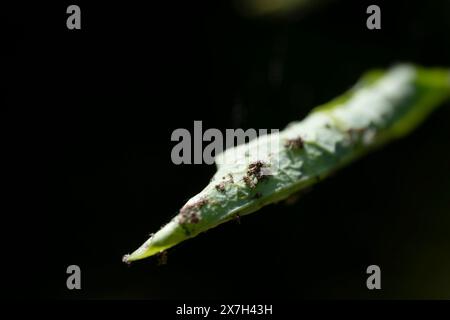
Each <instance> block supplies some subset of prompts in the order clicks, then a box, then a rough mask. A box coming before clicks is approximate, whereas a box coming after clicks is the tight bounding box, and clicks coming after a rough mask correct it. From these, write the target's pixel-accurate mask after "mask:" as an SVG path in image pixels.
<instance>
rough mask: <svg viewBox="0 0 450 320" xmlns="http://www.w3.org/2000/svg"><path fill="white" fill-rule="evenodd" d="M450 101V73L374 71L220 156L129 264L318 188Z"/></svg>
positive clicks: (400, 69) (400, 68) (126, 259)
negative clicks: (203, 182)
mask: <svg viewBox="0 0 450 320" xmlns="http://www.w3.org/2000/svg"><path fill="white" fill-rule="evenodd" d="M449 96H450V72H449V70H446V69H424V68H418V67H415V66H412V65H400V66H396V67H393V68H392V69H390V70H388V71H386V72H383V71H380V70H377V71H372V72H369V73H367V74H366V75H365V76H363V77H362V79H361V80H360V81H359V82H358V83H357V84H356V85H355V86H354V87H353V88H352V89H351V90H350V91H349V92H347V93H345V94H344V95H342V96H341V97H338V98H337V99H335V100H333V101H331V102H329V103H327V104H325V105H322V106H319V107H317V108H315V109H314V110H313V111H312V112H311V113H310V114H309V115H308V116H307V117H306V118H305V119H304V120H303V121H300V122H294V123H291V124H290V125H289V126H288V127H287V128H286V129H284V130H283V131H282V132H279V133H277V134H271V135H267V136H263V137H260V138H258V139H255V140H253V141H251V142H250V143H248V144H244V145H240V146H238V147H235V148H231V149H228V150H226V151H225V152H224V153H222V154H220V155H219V156H217V157H216V163H218V169H217V172H216V174H215V175H214V177H213V179H212V180H211V182H210V183H209V184H208V185H207V186H206V187H205V189H203V191H201V192H200V193H199V194H197V195H196V196H194V197H193V198H191V199H190V200H189V201H188V202H187V203H186V204H185V205H184V206H183V207H182V208H181V210H180V212H179V213H178V215H176V216H175V217H174V218H173V219H172V220H171V221H170V222H169V223H168V224H166V225H165V226H164V227H162V228H161V229H160V230H159V231H158V232H156V233H155V234H154V235H153V236H152V237H150V239H148V240H147V241H146V242H145V243H144V244H143V245H142V246H141V247H140V248H139V249H137V250H136V251H134V252H133V253H132V254H131V255H125V256H124V257H123V261H124V262H127V263H129V262H131V261H135V260H139V259H143V258H146V257H149V256H152V255H154V254H157V253H159V252H161V251H164V250H166V249H168V248H170V247H172V246H174V245H176V244H178V243H180V242H182V241H184V240H187V239H189V238H192V237H195V236H197V235H198V234H199V233H201V232H204V231H206V230H209V229H211V228H214V227H216V226H217V225H219V224H221V223H224V222H226V221H229V220H232V219H235V218H236V217H239V216H244V215H246V214H249V213H252V212H255V211H257V210H258V209H260V208H261V207H263V206H265V205H267V204H270V203H275V202H278V201H280V200H283V199H286V198H288V197H289V196H290V195H292V194H294V193H296V192H298V191H299V190H301V189H304V188H305V187H308V186H310V185H312V184H315V183H317V182H319V181H320V180H322V179H323V178H325V177H327V176H328V175H329V174H330V173H332V172H334V171H336V170H337V169H339V168H341V167H342V166H344V165H347V164H348V163H350V162H351V161H353V160H355V159H357V158H359V157H360V156H362V155H364V154H366V153H367V152H369V151H371V150H373V149H374V148H376V147H379V146H381V145H383V144H385V143H387V142H389V141H392V140H394V139H397V138H399V137H402V136H404V135H406V134H408V133H409V132H411V131H412V130H413V129H414V128H416V127H417V126H418V125H419V124H420V123H421V122H422V121H423V120H425V118H426V117H427V116H428V115H429V114H430V112H431V111H432V110H433V109H434V108H436V107H437V106H439V105H440V104H441V103H442V102H443V101H444V100H445V99H447V98H449Z"/></svg>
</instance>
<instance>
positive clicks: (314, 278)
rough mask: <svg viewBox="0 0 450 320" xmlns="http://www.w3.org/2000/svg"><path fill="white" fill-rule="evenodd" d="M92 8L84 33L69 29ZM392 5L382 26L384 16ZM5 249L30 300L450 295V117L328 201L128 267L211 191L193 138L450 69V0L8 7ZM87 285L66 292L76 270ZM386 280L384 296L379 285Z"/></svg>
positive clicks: (276, 210)
mask: <svg viewBox="0 0 450 320" xmlns="http://www.w3.org/2000/svg"><path fill="white" fill-rule="evenodd" d="M70 4H78V5H79V6H80V7H81V15H82V17H81V20H82V21H81V23H82V29H81V30H79V31H70V30H68V29H67V28H66V18H67V14H66V8H67V6H68V5H70ZM370 4H377V5H379V6H380V7H381V23H382V29H381V30H368V29H367V28H366V19H367V17H368V14H366V8H367V6H368V5H370ZM5 8H6V9H4V10H3V13H2V15H4V19H2V21H4V22H5V21H6V27H4V28H1V29H2V31H1V34H2V35H4V36H3V37H2V38H3V40H2V43H3V44H4V45H2V47H3V50H2V53H1V54H2V66H3V68H2V69H3V72H2V74H3V76H4V77H5V79H6V80H7V81H6V82H7V85H6V86H5V87H4V89H6V90H5V91H4V94H3V97H4V98H6V100H3V99H4V98H3V99H2V100H3V102H2V105H4V106H5V108H2V109H3V110H2V116H1V121H2V126H1V127H2V131H3V135H2V136H3V139H2V140H3V141H4V143H3V146H4V148H3V150H4V151H3V158H4V160H5V165H4V175H3V176H4V178H3V179H2V180H3V182H4V184H5V186H6V191H5V192H4V193H3V197H4V201H3V202H4V204H5V210H4V211H3V210H2V211H3V216H4V223H2V227H3V228H2V229H4V231H3V232H2V235H3V236H4V237H5V239H4V241H2V246H4V248H2V250H3V253H4V257H3V258H4V263H3V265H4V266H5V267H6V268H7V271H6V273H3V275H4V278H5V279H4V280H3V283H4V286H5V287H4V288H5V289H4V290H5V291H7V292H8V295H9V296H10V297H12V298H22V297H26V298H44V299H46V298H62V299H77V298H85V299H86V298H87V299H97V298H100V299H103V298H107V299H166V298H180V299H186V298H313V299H315V298H319V299H321V298H327V299H328V298H331V299H334V298H338V299H341V298H370V299H392V298H400V299H406V298H425V299H436V298H438V299H442V298H446V299H449V298H450V232H449V230H450V170H449V169H450V151H449V149H450V148H449V142H450V140H449V139H450V104H449V103H447V104H446V105H444V106H442V108H440V109H438V111H437V112H435V113H434V114H433V115H432V116H431V117H430V118H429V120H428V121H427V122H426V123H425V124H424V125H423V126H421V127H420V128H419V129H418V130H417V131H415V132H414V133H413V134H411V135H410V136H408V137H407V138H405V139H403V140H401V141H397V142H394V143H392V144H390V145H389V146H387V147H386V148H384V149H382V150H380V151H378V152H376V153H373V154H371V155H369V156H367V157H366V158H364V159H362V160H360V161H359V162H356V163H355V164H353V165H351V166H350V167H348V168H346V169H344V170H342V171H340V172H339V173H338V174H336V175H335V176H333V177H331V178H330V179H328V180H326V181H324V182H323V183H321V184H319V185H317V186H316V187H314V189H313V190H312V191H311V192H309V193H307V194H305V195H303V196H302V198H301V199H300V200H299V201H298V202H297V203H295V204H293V205H285V204H278V205H271V206H268V207H265V208H263V209H262V210H260V211H259V212H257V213H254V214H252V215H249V216H247V217H245V218H243V219H241V224H237V223H227V224H225V225H222V226H219V227H218V228H216V229H213V230H211V231H209V232H207V233H205V234H202V235H200V236H198V237H197V238H195V239H192V240H189V241H186V242H185V243H182V244H180V245H179V246H177V247H175V248H173V249H171V250H169V251H168V263H167V264H166V265H163V266H158V263H157V259H148V260H144V261H142V262H138V263H135V264H133V265H131V266H127V265H125V264H123V263H122V262H121V257H122V255H123V254H125V253H129V252H131V251H133V250H134V249H136V248H137V247H138V246H139V245H140V244H141V243H142V242H143V241H145V240H146V239H147V236H148V235H149V233H151V232H155V231H156V230H157V229H158V228H159V227H160V226H161V225H163V224H164V223H166V222H167V221H168V220H169V219H170V218H171V217H173V216H174V215H175V214H176V212H177V210H178V209H179V208H180V207H181V206H182V205H183V204H184V203H185V201H186V200H187V199H189V198H190V197H191V196H193V195H194V194H196V193H197V192H198V191H200V190H201V189H202V188H203V186H205V185H206V184H207V183H208V181H209V179H210V177H211V176H212V175H213V173H214V171H215V167H214V166H208V165H181V166H176V165H174V164H172V162H171V159H170V152H171V150H172V147H173V146H174V145H175V143H173V142H171V141H170V136H171V133H172V131H173V130H175V129H177V128H187V129H189V130H193V121H194V120H202V121H203V127H204V128H205V129H206V128H219V129H221V130H225V128H244V129H247V128H255V129H260V128H279V129H282V128H283V127H284V126H285V125H286V124H288V123H289V122H291V121H294V120H299V119H301V118H302V117H304V116H305V115H306V114H307V113H308V112H309V111H310V110H311V108H313V107H314V106H317V105H319V104H322V103H324V102H327V101H328V100H330V99H331V98H334V97H336V96H337V95H339V94H341V93H342V92H343V91H345V90H347V89H348V88H349V87H350V86H351V85H353V84H354V83H355V81H356V80H357V79H358V78H359V76H360V75H361V74H362V73H363V72H365V71H367V70H368V69H372V68H385V67H389V66H391V65H392V64H394V63H397V62H403V61H405V62H414V63H417V64H421V65H424V66H446V67H450V40H449V39H450V37H449V34H450V1H447V0H436V1H406V0H404V1H402V0H399V1H356V0H355V1H348V0H346V1H338V0H336V1H330V2H328V3H326V4H324V5H323V6H320V7H318V8H309V9H308V10H306V9H305V10H306V11H304V10H302V9H301V8H298V9H292V10H291V11H290V12H288V13H284V14H275V15H268V16H251V15H249V14H248V13H247V14H242V10H237V9H236V8H237V6H236V5H235V3H234V2H232V1H217V0H215V1H206V0H205V1H170V2H166V1H151V2H147V4H145V5H144V4H143V3H142V2H138V1H133V2H130V1H127V2H125V1H123V2H110V1H108V2H106V1H96V2H95V3H93V1H90V2H88V1H76V2H73V3H72V2H70V3H69V2H67V1H60V2H58V3H57V2H55V3H54V4H51V3H49V2H47V3H44V2H40V3H38V4H36V3H35V4H32V5H27V4H23V5H22V4H19V3H16V4H14V5H13V6H11V9H9V7H5ZM71 264H76V265H79V266H80V267H81V270H82V290H80V291H76V290H74V291H69V290H67V288H66V278H67V274H66V268H67V266H68V265H71ZM371 264H376V265H379V266H380V267H381V272H382V278H381V280H382V290H374V291H369V290H367V288H366V279H367V276H368V275H367V274H366V268H367V266H369V265H371Z"/></svg>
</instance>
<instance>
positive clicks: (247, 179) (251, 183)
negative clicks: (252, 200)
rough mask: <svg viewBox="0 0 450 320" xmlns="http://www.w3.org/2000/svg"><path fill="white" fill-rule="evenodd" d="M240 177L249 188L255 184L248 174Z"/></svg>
mask: <svg viewBox="0 0 450 320" xmlns="http://www.w3.org/2000/svg"><path fill="white" fill-rule="evenodd" d="M242 179H243V180H244V182H245V185H246V186H247V187H249V188H250V189H253V188H254V187H255V186H256V185H255V183H254V182H253V181H252V179H251V178H250V177H249V176H244V177H243V178H242Z"/></svg>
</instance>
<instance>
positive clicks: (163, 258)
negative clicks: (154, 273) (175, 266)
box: [158, 251, 167, 266]
mask: <svg viewBox="0 0 450 320" xmlns="http://www.w3.org/2000/svg"><path fill="white" fill-rule="evenodd" d="M166 264H167V251H161V252H160V253H158V266H163V265H166Z"/></svg>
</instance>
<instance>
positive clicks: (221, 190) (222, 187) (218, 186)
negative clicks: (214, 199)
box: [215, 182, 225, 192]
mask: <svg viewBox="0 0 450 320" xmlns="http://www.w3.org/2000/svg"><path fill="white" fill-rule="evenodd" d="M215 188H216V189H217V191H219V192H224V191H225V184H224V183H223V182H221V183H219V184H216V186H215Z"/></svg>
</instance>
